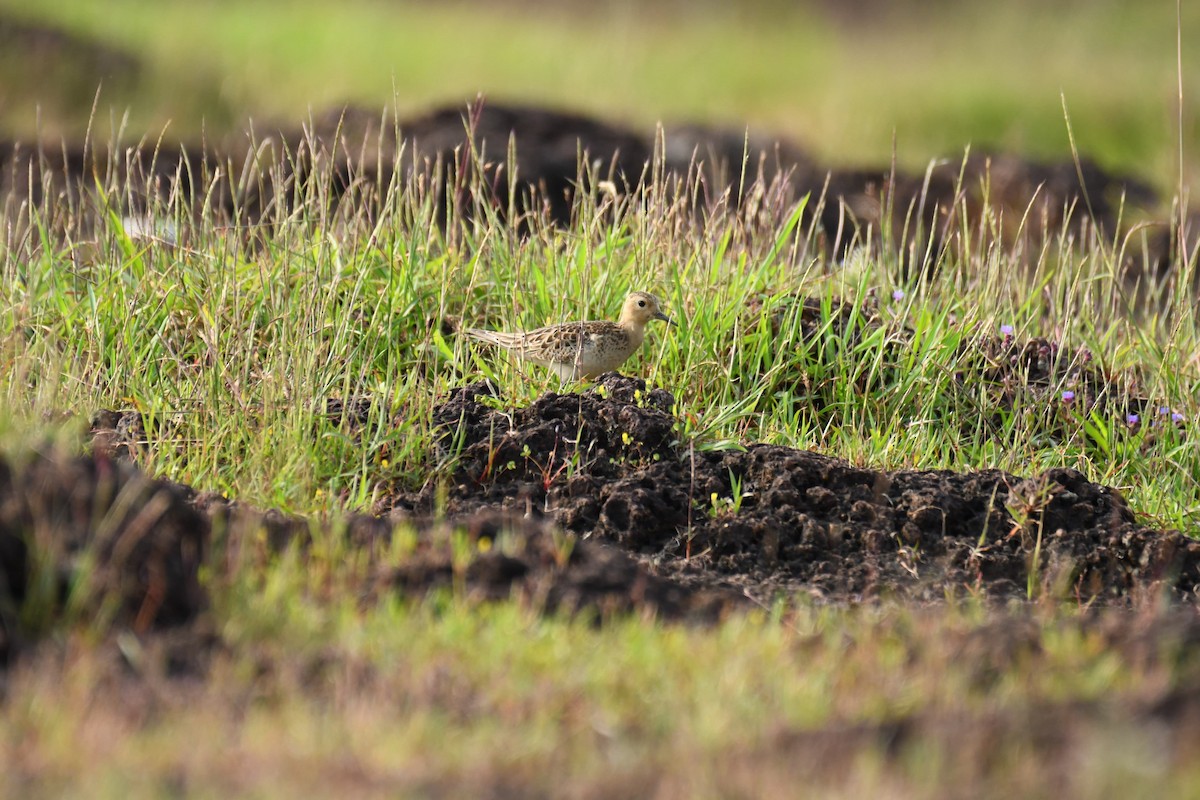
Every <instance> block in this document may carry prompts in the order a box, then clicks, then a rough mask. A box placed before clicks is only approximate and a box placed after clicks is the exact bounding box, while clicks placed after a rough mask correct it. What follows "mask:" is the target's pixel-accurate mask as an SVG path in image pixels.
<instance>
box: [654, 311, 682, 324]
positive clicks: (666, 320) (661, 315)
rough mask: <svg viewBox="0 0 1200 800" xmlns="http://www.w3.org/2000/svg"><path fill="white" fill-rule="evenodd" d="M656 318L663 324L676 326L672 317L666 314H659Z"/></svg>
mask: <svg viewBox="0 0 1200 800" xmlns="http://www.w3.org/2000/svg"><path fill="white" fill-rule="evenodd" d="M654 318H655V319H661V320H662V321H663V322H665V323H667V324H668V325H675V320H673V319H671V318H670V317H668V316H667V315H666V314H664V313H663V312H661V311H660V312H658V313H657V314H655V315H654ZM675 327H676V328H678V327H679V326H678V325H675Z"/></svg>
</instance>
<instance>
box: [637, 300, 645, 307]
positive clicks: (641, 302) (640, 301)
mask: <svg viewBox="0 0 1200 800" xmlns="http://www.w3.org/2000/svg"><path fill="white" fill-rule="evenodd" d="M645 307H646V301H645V300H638V308H645Z"/></svg>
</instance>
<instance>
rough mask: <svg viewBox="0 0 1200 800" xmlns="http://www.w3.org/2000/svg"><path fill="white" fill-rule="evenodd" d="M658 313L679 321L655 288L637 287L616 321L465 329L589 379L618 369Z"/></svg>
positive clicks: (566, 374)
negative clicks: (516, 328)
mask: <svg viewBox="0 0 1200 800" xmlns="http://www.w3.org/2000/svg"><path fill="white" fill-rule="evenodd" d="M652 319H661V320H662V321H664V322H666V323H667V324H668V325H674V324H675V323H674V322H673V321H672V320H671V318H670V317H668V316H667V315H666V314H664V313H663V311H662V304H661V303H660V302H659V300H658V298H657V297H655V296H654V295H652V294H650V293H649V292H634V293H632V294H631V295H629V296H628V297H626V298H625V305H623V306H622V307H621V317H620V319H618V320H617V321H616V322H609V321H608V320H596V321H591V322H564V323H562V324H561V325H547V326H546V327H544V328H538V329H537V330H532V331H517V332H514V333H504V332H502V331H485V330H480V329H479V328H467V329H466V330H465V331H463V332H464V333H466V334H467V335H468V336H471V337H473V338H475V339H478V340H479V341H481V342H487V343H488V344H494V345H496V346H497V347H503V348H504V349H505V350H509V351H511V352H512V353H514V354H515V355H516V356H517V357H518V358H522V359H524V360H526V361H532V362H533V363H535V364H540V365H542V366H543V367H547V368H548V369H551V370H553V371H554V373H555V374H556V375H558V377H559V378H561V379H562V380H564V381H569V380H586V379H589V378H595V377H596V376H597V375H601V374H603V373H605V372H612V371H613V370H615V369H617V367H619V366H621V365H622V364H624V363H625V361H626V360H628V358H629V357H630V356H631V355H633V354H634V353H635V352H637V349H638V348H639V347H641V346H642V341H643V340H644V339H645V338H646V323H647V322H649V321H650V320H652Z"/></svg>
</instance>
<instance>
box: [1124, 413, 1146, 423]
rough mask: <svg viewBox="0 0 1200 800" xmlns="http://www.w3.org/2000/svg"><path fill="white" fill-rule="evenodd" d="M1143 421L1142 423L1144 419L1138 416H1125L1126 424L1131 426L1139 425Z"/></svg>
mask: <svg viewBox="0 0 1200 800" xmlns="http://www.w3.org/2000/svg"><path fill="white" fill-rule="evenodd" d="M1141 421H1142V418H1141V417H1139V416H1138V415H1137V414H1127V415H1126V416H1125V422H1126V423H1128V424H1130V425H1137V424H1138V423H1139V422H1141Z"/></svg>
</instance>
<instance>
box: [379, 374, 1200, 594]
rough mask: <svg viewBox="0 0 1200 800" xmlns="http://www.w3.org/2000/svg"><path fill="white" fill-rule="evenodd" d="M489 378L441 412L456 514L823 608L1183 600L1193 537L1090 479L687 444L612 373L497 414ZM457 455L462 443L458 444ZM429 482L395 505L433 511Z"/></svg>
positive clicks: (637, 389) (1189, 589)
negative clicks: (601, 545)
mask: <svg viewBox="0 0 1200 800" xmlns="http://www.w3.org/2000/svg"><path fill="white" fill-rule="evenodd" d="M483 397H488V398H490V395H489V394H487V393H486V392H485V390H484V388H483V387H482V386H480V385H478V384H476V385H472V386H468V387H464V388H463V389H460V390H457V391H456V392H455V393H454V394H452V396H451V397H450V398H449V399H448V401H447V402H446V403H445V404H444V405H443V406H441V407H439V408H438V409H437V410H436V411H435V420H436V422H437V424H438V426H439V427H440V428H441V431H442V433H441V436H442V442H443V447H444V448H445V450H444V455H446V456H447V457H451V459H452V461H451V463H452V464H453V467H452V468H451V471H450V475H451V479H450V480H449V481H448V486H447V487H446V488H447V489H448V496H447V497H446V502H447V503H448V510H449V511H451V512H453V513H458V514H463V513H475V512H478V511H480V510H483V509H496V508H499V509H507V510H510V511H513V512H519V511H521V510H523V509H526V508H537V509H542V510H544V513H546V514H547V515H548V517H549V518H550V519H551V520H552V521H554V522H556V523H557V524H558V525H560V526H561V527H562V528H564V529H565V530H568V531H571V532H573V533H575V534H577V535H578V536H580V537H581V538H583V539H587V540H589V541H602V542H609V543H611V544H613V545H616V546H618V547H620V548H621V549H624V550H627V551H630V552H632V553H634V554H636V555H637V556H638V557H639V558H640V559H641V560H642V561H643V563H645V564H647V565H650V567H651V569H652V571H653V572H654V573H656V574H658V575H661V576H669V575H676V576H678V577H680V578H681V579H686V580H689V581H696V580H698V578H697V576H698V575H701V576H703V577H702V578H701V579H699V580H701V581H702V582H705V583H707V584H708V585H713V586H723V587H737V588H738V589H739V590H742V591H745V592H747V593H748V594H750V595H751V596H753V597H755V598H756V599H759V600H761V601H764V602H767V601H769V600H771V599H772V597H773V596H774V595H775V594H777V593H786V594H789V595H790V594H794V593H797V592H800V593H809V594H812V595H814V596H817V597H819V598H822V599H831V600H843V601H849V600H861V599H864V598H868V597H877V596H889V597H896V596H899V597H909V598H915V599H936V598H940V597H944V596H945V595H946V593H947V592H950V593H964V594H973V595H980V596H984V597H993V598H997V599H1001V598H1014V599H1015V598H1026V597H1031V596H1044V595H1046V594H1051V595H1053V596H1061V597H1078V598H1085V599H1091V598H1101V599H1105V600H1110V601H1122V602H1124V601H1129V600H1132V599H1134V598H1136V597H1140V596H1143V595H1145V594H1147V593H1153V592H1164V593H1166V594H1168V595H1170V596H1173V597H1176V598H1180V599H1190V598H1192V597H1193V596H1194V593H1195V588H1194V587H1196V585H1197V584H1198V583H1200V544H1197V543H1193V542H1191V541H1190V540H1188V539H1187V538H1186V537H1183V536H1182V535H1180V534H1178V533H1175V532H1163V531H1157V530H1153V529H1150V528H1147V527H1145V526H1142V525H1140V524H1139V523H1138V522H1137V520H1136V518H1135V517H1134V515H1133V513H1132V511H1131V510H1130V509H1129V507H1128V506H1127V505H1126V504H1125V502H1124V500H1123V499H1122V498H1121V497H1120V495H1119V494H1118V493H1117V492H1116V491H1115V490H1112V489H1109V488H1107V487H1104V486H1100V485H1097V484H1093V483H1091V482H1089V481H1087V480H1086V479H1085V478H1084V477H1083V476H1082V475H1081V474H1080V473H1078V472H1075V471H1073V470H1068V469H1053V470H1049V471H1047V472H1045V473H1043V474H1040V475H1036V476H1032V477H1030V478H1020V477H1017V476H1014V475H1009V474H1007V473H1004V472H1000V471H997V470H985V471H982V472H975V473H966V474H957V473H951V472H945V471H923V472H879V471H873V470H868V469H861V468H857V467H854V466H851V465H850V464H847V463H846V462H843V461H841V460H838V459H835V458H830V457H827V456H822V455H820V454H817V453H812V452H806V451H802V450H796V449H792V448H787V447H778V446H771V445H751V446H750V447H749V448H747V449H746V450H745V451H740V450H728V451H721V452H694V451H693V450H691V449H688V448H685V447H683V446H682V445H681V444H680V442H679V441H678V439H677V436H678V434H677V432H676V430H677V429H676V425H675V421H674V419H673V417H672V416H671V414H670V413H669V410H670V409H671V408H673V406H674V400H673V398H672V397H671V396H670V395H669V393H667V392H665V391H663V390H662V389H656V390H653V391H650V390H648V389H647V387H646V385H645V384H644V382H642V381H640V380H638V379H632V378H623V377H621V376H617V375H611V376H605V378H604V379H603V380H602V381H601V382H600V383H599V384H598V385H597V386H596V387H594V388H592V389H589V390H587V391H584V392H582V393H580V394H568V395H559V394H548V395H546V396H544V397H542V398H540V399H539V400H537V401H536V402H535V403H533V404H532V405H530V406H528V407H527V408H513V409H508V408H496V407H494V406H495V405H496V401H495V399H494V398H490V399H489V401H488V404H485V403H483V402H481V398H483ZM455 447H457V448H458V449H457V450H455V449H454V448H455ZM431 502H432V493H431V492H430V490H429V489H426V490H425V493H424V494H423V495H422V494H418V495H408V494H404V493H399V494H397V495H395V496H393V497H392V498H389V499H388V501H387V503H386V504H385V507H386V506H387V505H389V504H390V505H391V506H393V507H402V508H423V507H428V505H429V503H431Z"/></svg>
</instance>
